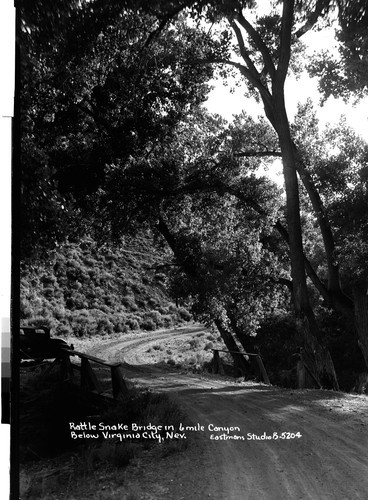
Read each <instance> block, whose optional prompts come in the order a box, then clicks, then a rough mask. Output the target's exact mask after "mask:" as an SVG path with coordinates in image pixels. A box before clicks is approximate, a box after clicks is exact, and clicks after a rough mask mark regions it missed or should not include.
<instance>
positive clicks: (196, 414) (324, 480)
mask: <svg viewBox="0 0 368 500" xmlns="http://www.w3.org/2000/svg"><path fill="white" fill-rule="evenodd" d="M201 331H203V328H201V327H198V326H197V327H189V328H186V329H179V330H172V331H170V332H158V333H157V332H156V333H150V334H141V335H140V336H139V337H136V338H130V339H128V340H124V341H120V340H119V341H114V342H112V343H107V344H105V345H102V346H99V348H98V349H95V350H94V354H98V355H100V356H103V357H104V358H107V359H109V360H111V361H117V360H120V361H123V362H124V369H125V373H126V375H127V377H128V378H129V379H131V380H132V381H134V382H135V383H136V384H139V385H143V386H148V387H151V388H153V389H154V390H160V391H167V392H169V393H170V394H172V395H173V397H175V398H177V400H178V401H179V403H180V405H181V406H182V407H183V408H184V409H185V411H186V413H187V414H188V416H189V417H190V419H191V421H192V422H193V426H197V427H198V426H202V427H201V430H199V431H198V430H196V431H194V430H193V431H189V432H187V434H190V435H191V437H192V438H193V436H194V438H195V440H197V443H198V445H197V446H194V447H189V448H188V449H187V450H186V451H185V452H183V453H181V454H180V456H179V457H174V456H173V457H171V458H170V457H169V458H168V459H167V460H166V461H165V462H164V465H163V464H161V465H160V464H152V468H151V470H150V471H149V474H148V476H149V478H151V479H150V480H151V482H152V496H151V497H148V496H147V497H145V498H167V499H171V500H179V499H188V500H195V499H198V500H199V499H204V498H214V499H218V500H232V499H234V500H243V499H244V500H262V499H265V500H266V499H267V500H285V499H290V500H297V499H313V500H324V499H331V500H352V499H362V500H367V499H368V411H367V410H368V398H367V397H365V396H354V395H346V394H342V393H332V392H330V391H317V390H310V391H293V390H285V389H279V388H275V387H267V386H265V385H263V384H255V383H249V382H247V383H244V382H242V383H237V382H236V381H234V380H230V379H223V378H221V377H212V376H210V375H208V376H202V375H193V374H188V373H184V372H180V371H178V370H176V371H175V370H173V369H171V370H169V369H168V368H165V367H164V366H162V365H157V364H156V365H155V364H149V363H147V358H146V353H147V350H148V349H149V347H150V346H152V345H157V344H158V343H163V344H164V343H165V342H166V341H167V340H168V338H170V339H172V338H173V337H174V336H177V337H178V338H179V337H180V338H183V336H184V337H185V336H188V338H189V337H193V335H197V334H198V335H199V334H200V332H201ZM230 427H231V428H232V429H231V430H229V429H226V428H230ZM217 428H225V430H224V429H222V430H221V429H220V430H217ZM202 429H203V430H202ZM283 433H285V434H283ZM298 433H299V434H298ZM211 436H212V438H211ZM221 436H222V437H221ZM234 436H237V437H234ZM216 437H217V438H218V439H215V438H216ZM276 437H277V439H276ZM163 467H164V470H163ZM141 477H142V476H141ZM155 492H156V493H155Z"/></svg>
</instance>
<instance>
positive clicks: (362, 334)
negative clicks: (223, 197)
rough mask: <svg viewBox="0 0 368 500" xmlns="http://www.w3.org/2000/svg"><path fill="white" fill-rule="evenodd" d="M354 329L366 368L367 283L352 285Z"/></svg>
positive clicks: (367, 350)
mask: <svg viewBox="0 0 368 500" xmlns="http://www.w3.org/2000/svg"><path fill="white" fill-rule="evenodd" d="M353 297H354V315H355V329H356V332H357V334H358V344H359V347H360V349H361V351H362V354H363V357H364V361H365V364H366V367H367V369H368V287H367V283H364V284H356V285H354V287H353Z"/></svg>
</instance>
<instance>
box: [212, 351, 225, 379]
mask: <svg viewBox="0 0 368 500" xmlns="http://www.w3.org/2000/svg"><path fill="white" fill-rule="evenodd" d="M213 361H214V363H213V364H214V367H215V371H214V373H220V375H224V374H225V371H224V367H223V364H222V361H221V358H220V354H219V351H218V350H217V349H214V350H213Z"/></svg>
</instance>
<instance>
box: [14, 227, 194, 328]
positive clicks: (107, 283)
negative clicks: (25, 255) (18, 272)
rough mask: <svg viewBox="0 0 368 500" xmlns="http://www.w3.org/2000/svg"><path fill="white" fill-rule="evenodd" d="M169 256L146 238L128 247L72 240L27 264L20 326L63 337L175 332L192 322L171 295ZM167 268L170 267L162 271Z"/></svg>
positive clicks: (138, 238)
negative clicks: (167, 271)
mask: <svg viewBox="0 0 368 500" xmlns="http://www.w3.org/2000/svg"><path fill="white" fill-rule="evenodd" d="M165 258H169V257H168V256H167V255H166V253H165V252H163V251H161V252H160V251H159V250H158V249H156V248H155V246H154V244H153V242H152V238H149V237H148V236H147V235H143V236H141V237H136V238H134V239H133V238H129V239H128V238H127V241H126V243H125V244H124V245H120V246H119V247H114V246H113V245H109V246H107V245H101V244H98V243H96V242H95V241H94V240H92V239H91V238H87V237H86V238H84V239H81V240H79V241H75V242H69V243H65V244H63V245H61V246H60V247H58V248H57V249H55V250H54V251H52V252H50V253H49V254H48V256H47V258H44V259H43V260H41V261H38V262H36V263H32V264H31V263H27V264H24V265H23V269H22V279H21V322H22V323H23V324H24V325H28V326H42V325H44V326H48V327H50V328H51V330H52V334H53V335H56V336H61V337H63V338H69V337H73V336H75V337H88V336H96V335H99V336H101V335H102V336H103V335H110V334H113V333H127V332H132V331H138V330H146V331H150V330H156V329H158V328H171V327H173V326H175V325H180V324H183V323H186V322H188V321H190V320H191V315H190V313H189V312H188V310H187V309H186V308H185V307H181V306H179V305H176V304H175V298H173V297H172V296H170V295H169V282H168V276H167V274H165V273H164V272H162V269H161V265H162V264H163V263H164V262H165ZM163 269H165V267H164V268H163Z"/></svg>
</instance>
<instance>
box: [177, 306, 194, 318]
mask: <svg viewBox="0 0 368 500" xmlns="http://www.w3.org/2000/svg"><path fill="white" fill-rule="evenodd" d="M178 314H179V316H180V318H181V319H183V320H184V321H190V320H191V319H192V316H191V314H190V312H188V311H187V310H186V309H185V308H184V307H180V308H179V309H178Z"/></svg>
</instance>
